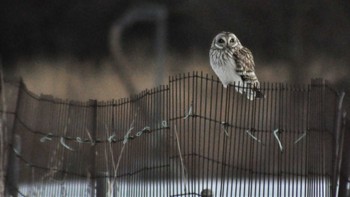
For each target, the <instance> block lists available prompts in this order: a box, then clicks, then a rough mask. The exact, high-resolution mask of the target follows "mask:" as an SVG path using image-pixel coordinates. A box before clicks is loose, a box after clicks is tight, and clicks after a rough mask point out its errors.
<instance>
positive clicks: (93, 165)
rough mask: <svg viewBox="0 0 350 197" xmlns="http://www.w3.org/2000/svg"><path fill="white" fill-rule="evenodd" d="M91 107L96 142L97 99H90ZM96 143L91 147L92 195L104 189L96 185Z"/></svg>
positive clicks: (92, 196) (93, 196)
mask: <svg viewBox="0 0 350 197" xmlns="http://www.w3.org/2000/svg"><path fill="white" fill-rule="evenodd" d="M90 107H91V108H92V114H91V116H92V123H91V124H92V125H91V137H92V140H93V141H94V142H96V137H97V107H98V105H97V100H90ZM96 151H97V150H96V143H94V145H93V146H91V148H90V156H91V163H90V168H89V173H90V174H91V179H90V183H89V185H90V189H91V190H90V191H91V197H95V196H96V193H99V192H96V190H101V189H102V190H103V188H96V186H95V180H96Z"/></svg>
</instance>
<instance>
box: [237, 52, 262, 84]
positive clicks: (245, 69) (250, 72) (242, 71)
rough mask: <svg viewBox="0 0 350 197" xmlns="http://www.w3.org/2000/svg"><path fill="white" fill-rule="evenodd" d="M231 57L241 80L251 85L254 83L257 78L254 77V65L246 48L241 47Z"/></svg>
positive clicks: (251, 55)
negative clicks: (233, 58)
mask: <svg viewBox="0 0 350 197" xmlns="http://www.w3.org/2000/svg"><path fill="white" fill-rule="evenodd" d="M233 56H234V57H235V61H236V65H237V68H236V72H237V74H239V75H240V76H241V77H242V80H243V81H246V82H252V83H254V82H256V81H257V80H258V78H257V77H256V75H255V69H254V67H255V63H254V58H253V54H252V52H251V51H250V50H249V49H248V48H246V47H243V48H242V49H240V50H236V51H235V52H234V53H233Z"/></svg>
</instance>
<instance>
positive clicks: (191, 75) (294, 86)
mask: <svg viewBox="0 0 350 197" xmlns="http://www.w3.org/2000/svg"><path fill="white" fill-rule="evenodd" d="M190 79H193V80H194V79H202V80H206V81H211V82H213V83H221V82H220V80H219V79H218V78H217V77H216V76H213V75H211V74H208V73H203V72H202V71H201V72H198V71H193V72H188V73H182V74H177V75H173V76H169V81H168V84H167V85H160V86H157V87H155V88H152V89H145V90H143V91H141V92H140V93H138V94H134V95H131V96H130V97H124V98H119V99H110V100H106V101H97V100H95V99H89V100H87V101H78V100H71V99H61V98H57V97H54V96H52V95H47V94H40V95H38V94H36V93H34V92H32V91H31V90H29V89H28V88H27V86H26V84H25V82H23V80H22V79H18V78H12V79H11V78H6V79H5V80H4V82H5V84H9V85H14V86H17V87H21V86H22V87H23V90H24V92H25V93H26V94H27V95H28V96H30V97H32V98H33V99H35V100H40V101H46V102H51V103H54V104H66V105H70V106H78V107H92V106H94V105H96V104H95V103H94V102H97V107H105V106H119V105H123V104H126V103H134V102H137V101H139V100H141V99H143V98H144V97H146V96H150V95H154V94H157V93H160V92H164V91H167V90H169V85H170V84H172V83H176V82H178V81H186V80H190ZM232 86H233V87H240V88H242V86H241V85H240V84H233V85H232ZM312 87H325V88H327V89H329V90H330V91H331V92H333V93H334V94H336V95H337V96H338V97H339V95H340V92H339V91H338V90H337V88H336V87H335V86H334V85H333V84H332V83H331V82H329V81H328V80H323V79H321V78H317V79H311V83H310V84H301V83H286V82H268V81H262V82H261V83H260V88H261V89H262V90H268V91H274V90H276V91H277V90H285V91H310V88H312Z"/></svg>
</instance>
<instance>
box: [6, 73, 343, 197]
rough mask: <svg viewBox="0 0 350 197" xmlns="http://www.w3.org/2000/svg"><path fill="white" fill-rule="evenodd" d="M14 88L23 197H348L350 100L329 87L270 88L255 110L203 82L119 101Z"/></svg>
mask: <svg viewBox="0 0 350 197" xmlns="http://www.w3.org/2000/svg"><path fill="white" fill-rule="evenodd" d="M5 84H6V83H5ZM10 86H13V87H14V88H12V89H13V91H11V92H9V89H11V88H10ZM7 87H8V88H7V93H6V92H5V93H3V94H6V95H7V97H11V95H12V97H13V96H14V95H16V94H15V93H14V92H16V91H18V96H17V98H16V97H14V98H15V99H10V100H9V99H8V100H9V102H11V101H12V102H14V101H16V102H15V104H9V105H10V106H8V108H10V109H8V112H7V114H8V116H9V117H10V116H12V119H13V127H12V128H11V129H10V131H12V132H11V133H9V135H8V137H9V140H8V142H9V143H8V144H9V147H10V148H9V149H8V150H9V155H8V165H7V177H8V178H7V179H6V188H7V192H8V194H11V195H13V196H315V197H319V196H335V195H336V193H337V188H338V179H339V165H340V158H341V152H342V138H341V136H342V134H343V132H344V131H343V126H342V124H341V120H342V118H343V117H342V108H341V102H342V101H341V100H342V98H343V96H344V95H342V94H339V93H337V92H336V91H335V90H334V88H332V87H331V85H330V84H329V83H328V82H326V81H323V80H320V79H317V80H312V81H311V84H309V85H291V84H285V83H262V84H261V89H262V91H263V92H264V93H265V95H266V98H264V99H258V100H254V101H250V100H247V99H246V97H245V95H241V94H239V93H238V92H237V91H236V90H235V88H238V89H239V88H242V87H239V86H236V87H234V86H230V87H228V88H227V89H225V88H223V87H222V85H221V83H220V82H219V81H218V79H217V78H214V77H212V76H208V75H204V74H203V73H198V72H193V73H189V74H186V75H185V74H184V75H178V76H174V77H170V78H169V84H168V85H165V86H160V87H157V88H155V89H151V90H145V91H143V92H142V93H140V94H139V95H136V96H133V97H131V98H125V99H119V100H110V101H96V100H90V101H87V102H77V101H69V100H61V99H56V98H53V97H51V96H47V95H46V96H45V95H41V96H37V95H35V94H33V93H31V92H30V91H29V90H28V89H27V88H26V87H25V85H24V83H22V82H20V83H11V84H10V83H9V84H7ZM3 104H4V103H3ZM2 106H3V105H2ZM11 108H12V109H13V113H11V112H10V111H11ZM9 119H11V118H9Z"/></svg>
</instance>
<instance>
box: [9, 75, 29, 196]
mask: <svg viewBox="0 0 350 197" xmlns="http://www.w3.org/2000/svg"><path fill="white" fill-rule="evenodd" d="M24 88H25V86H24V83H23V81H22V79H20V82H19V87H18V94H17V101H16V112H15V119H14V123H13V124H14V125H13V128H12V133H11V138H10V141H11V144H10V145H8V147H9V148H8V155H7V157H8V159H7V165H6V166H7V169H6V180H5V195H11V196H13V197H17V196H18V184H17V182H18V175H19V163H18V162H19V160H18V159H17V158H16V153H15V150H16V151H18V152H17V153H18V154H20V136H16V134H15V131H16V128H17V125H18V120H17V119H18V112H19V110H20V108H21V106H20V103H21V98H22V91H23V89H24Z"/></svg>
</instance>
